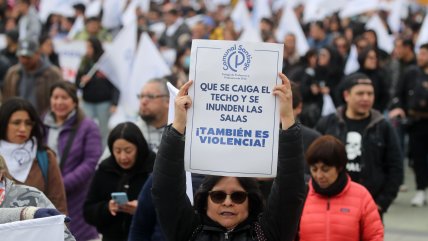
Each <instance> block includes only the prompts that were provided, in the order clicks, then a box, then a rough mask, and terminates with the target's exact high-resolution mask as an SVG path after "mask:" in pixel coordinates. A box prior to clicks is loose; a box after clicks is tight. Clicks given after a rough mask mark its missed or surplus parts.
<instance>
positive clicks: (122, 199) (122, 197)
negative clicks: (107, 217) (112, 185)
mask: <svg viewBox="0 0 428 241" xmlns="http://www.w3.org/2000/svg"><path fill="white" fill-rule="evenodd" d="M111 198H112V199H113V201H114V202H115V203H117V204H119V205H123V204H125V203H127V202H128V195H127V194H126V192H112V193H111Z"/></svg>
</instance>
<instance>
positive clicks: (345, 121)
mask: <svg viewBox="0 0 428 241" xmlns="http://www.w3.org/2000/svg"><path fill="white" fill-rule="evenodd" d="M342 85H343V87H342V88H341V89H343V92H342V93H343V98H344V99H345V102H346V105H345V106H341V107H339V108H338V109H337V112H336V113H333V114H331V115H329V116H326V117H324V118H322V119H320V121H319V122H318V124H317V125H316V130H318V131H319V132H320V133H321V134H329V135H333V136H335V137H337V138H338V139H339V140H340V141H342V143H344V144H345V145H346V153H347V156H348V163H347V164H346V169H347V171H348V173H349V175H350V177H351V179H352V181H354V182H356V183H359V184H362V185H363V186H364V187H366V188H367V189H368V190H369V192H370V194H371V195H372V197H373V199H374V200H375V202H376V204H377V206H378V209H379V212H380V214H381V216H382V214H383V213H385V212H386V211H387V210H388V207H389V206H390V205H391V203H392V201H394V199H395V197H396V196H397V193H398V189H399V187H400V184H401V182H402V180H403V155H402V152H401V148H400V145H399V143H398V138H397V134H396V133H395V131H394V129H393V128H392V126H391V124H390V123H389V122H388V121H387V120H386V119H385V118H384V117H383V115H382V114H381V113H379V112H378V111H377V110H374V109H373V108H372V107H373V103H374V88H373V83H372V81H371V80H370V79H369V78H368V77H367V76H366V75H364V74H361V73H355V74H352V75H349V76H347V77H346V78H345V79H344V81H343V83H342Z"/></svg>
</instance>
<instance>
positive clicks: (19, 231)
mask: <svg viewBox="0 0 428 241" xmlns="http://www.w3.org/2000/svg"><path fill="white" fill-rule="evenodd" d="M64 217H65V216H64V215H58V216H52V217H47V218H37V219H30V220H24V221H17V222H11V223H5V224H0V237H1V240H8V241H22V240H28V241H39V240H43V241H58V240H64V227H65V226H64Z"/></svg>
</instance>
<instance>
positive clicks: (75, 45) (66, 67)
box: [53, 40, 86, 82]
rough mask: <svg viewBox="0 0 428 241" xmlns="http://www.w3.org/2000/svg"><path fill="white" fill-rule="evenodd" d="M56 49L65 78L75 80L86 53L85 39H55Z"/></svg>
mask: <svg viewBox="0 0 428 241" xmlns="http://www.w3.org/2000/svg"><path fill="white" fill-rule="evenodd" d="M53 43H54V47H55V51H56V52H57V53H58V56H59V64H60V65H61V70H62V76H63V77H64V79H65V80H68V81H71V82H74V80H75V78H76V75H77V71H78V69H79V65H80V61H81V60H82V57H83V55H85V53H86V42H85V41H67V40H54V42H53Z"/></svg>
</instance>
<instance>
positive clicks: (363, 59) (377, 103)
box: [357, 47, 389, 113]
mask: <svg viewBox="0 0 428 241" xmlns="http://www.w3.org/2000/svg"><path fill="white" fill-rule="evenodd" d="M358 62H359V64H360V69H359V70H358V71H357V72H360V73H363V74H365V75H367V77H368V78H369V79H370V80H371V81H372V83H373V88H374V97H375V98H374V104H373V108H374V109H376V110H378V111H379V112H381V113H383V111H384V110H385V109H386V107H387V104H388V103H389V93H388V90H389V87H388V82H387V77H388V75H387V73H386V72H385V71H384V69H383V68H381V67H380V66H379V57H378V52H376V50H375V49H374V48H371V47H368V48H366V49H365V50H363V51H362V52H361V53H360V54H359V55H358Z"/></svg>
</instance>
